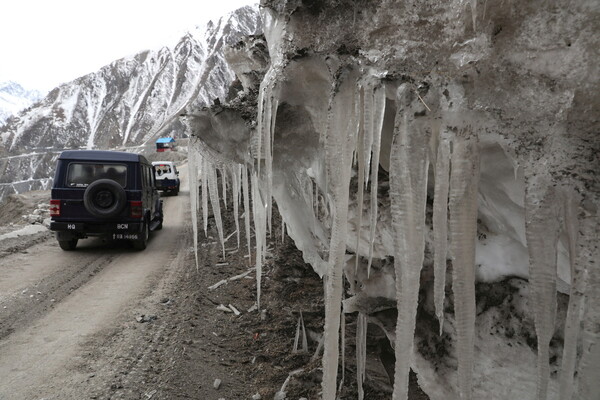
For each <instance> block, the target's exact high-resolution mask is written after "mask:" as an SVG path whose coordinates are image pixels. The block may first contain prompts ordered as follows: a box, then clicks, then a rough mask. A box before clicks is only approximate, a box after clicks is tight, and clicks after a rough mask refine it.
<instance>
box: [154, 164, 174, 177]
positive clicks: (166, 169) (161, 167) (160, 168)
mask: <svg viewBox="0 0 600 400" xmlns="http://www.w3.org/2000/svg"><path fill="white" fill-rule="evenodd" d="M154 169H155V170H156V174H157V175H158V176H161V175H163V174H169V173H171V166H170V165H168V164H156V165H154Z"/></svg>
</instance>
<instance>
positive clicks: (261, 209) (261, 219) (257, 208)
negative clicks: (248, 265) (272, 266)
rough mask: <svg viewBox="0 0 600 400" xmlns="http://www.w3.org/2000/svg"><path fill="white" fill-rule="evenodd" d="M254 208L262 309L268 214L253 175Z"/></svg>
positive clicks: (257, 273) (258, 280)
mask: <svg viewBox="0 0 600 400" xmlns="http://www.w3.org/2000/svg"><path fill="white" fill-rule="evenodd" d="M252 208H253V210H254V212H253V214H254V231H255V238H256V303H257V304H258V308H259V309H260V295H261V281H262V265H263V260H264V250H265V248H266V245H265V239H266V230H267V229H266V223H265V219H266V212H265V205H264V203H263V201H262V199H261V195H260V189H259V187H258V176H257V174H256V173H253V174H252Z"/></svg>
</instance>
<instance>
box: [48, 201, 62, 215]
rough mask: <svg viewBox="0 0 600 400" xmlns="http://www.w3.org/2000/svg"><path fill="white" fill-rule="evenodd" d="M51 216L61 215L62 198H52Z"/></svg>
mask: <svg viewBox="0 0 600 400" xmlns="http://www.w3.org/2000/svg"><path fill="white" fill-rule="evenodd" d="M50 216H51V217H60V200H50Z"/></svg>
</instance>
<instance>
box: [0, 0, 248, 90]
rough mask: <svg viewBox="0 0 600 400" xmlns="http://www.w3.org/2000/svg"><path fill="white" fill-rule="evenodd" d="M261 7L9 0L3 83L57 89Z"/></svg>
mask: <svg viewBox="0 0 600 400" xmlns="http://www.w3.org/2000/svg"><path fill="white" fill-rule="evenodd" d="M253 3H258V0H214V1H213V0H163V1H159V0H2V1H0V82H4V81H9V80H12V81H15V82H17V83H19V84H21V85H22V86H24V87H25V88H26V89H37V90H42V91H46V90H50V89H52V88H54V87H56V86H58V85H59V84H61V83H64V82H69V81H71V80H73V79H75V78H78V77H80V76H83V75H86V74H88V73H90V72H94V71H97V70H98V69H100V68H101V67H103V66H104V65H107V64H110V63H111V62H112V61H114V60H117V59H119V58H122V57H125V56H128V55H131V54H135V53H137V52H139V51H142V50H146V49H155V48H158V47H160V46H161V45H165V44H171V43H174V42H175V40H176V39H178V38H179V37H181V36H182V35H183V34H184V33H185V32H186V31H188V30H190V29H192V28H193V27H194V26H196V25H201V24H203V23H205V22H206V21H208V20H209V19H213V20H216V19H218V17H219V16H221V15H224V14H227V13H228V12H230V11H233V10H235V9H236V8H239V7H241V6H243V5H246V4H253Z"/></svg>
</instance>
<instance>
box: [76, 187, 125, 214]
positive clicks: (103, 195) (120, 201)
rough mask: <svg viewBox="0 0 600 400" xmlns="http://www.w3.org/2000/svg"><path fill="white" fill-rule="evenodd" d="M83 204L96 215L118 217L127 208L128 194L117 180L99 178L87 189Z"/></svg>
mask: <svg viewBox="0 0 600 400" xmlns="http://www.w3.org/2000/svg"><path fill="white" fill-rule="evenodd" d="M83 204H84V206H85V208H86V210H88V211H89V213H90V214H92V215H94V216H96V217H99V218H111V217H116V216H117V215H119V214H120V213H121V211H123V209H124V208H125V205H126V204H127V195H126V194H125V190H124V189H123V188H122V187H121V185H119V184H118V183H117V182H115V181H113V180H110V179H98V180H97V181H94V182H92V183H91V184H90V185H89V186H88V187H87V189H85V193H84V194H83Z"/></svg>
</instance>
